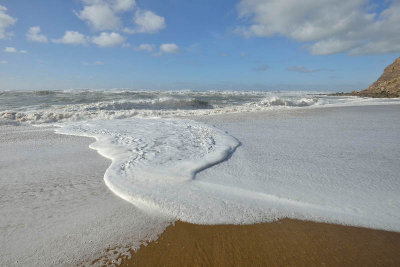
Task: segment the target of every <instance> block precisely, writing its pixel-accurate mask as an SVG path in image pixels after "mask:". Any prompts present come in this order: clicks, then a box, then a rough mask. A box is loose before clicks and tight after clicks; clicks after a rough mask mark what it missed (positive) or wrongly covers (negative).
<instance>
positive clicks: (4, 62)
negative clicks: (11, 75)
mask: <svg viewBox="0 0 400 267" xmlns="http://www.w3.org/2000/svg"><path fill="white" fill-rule="evenodd" d="M0 63H1V64H7V63H8V61H7V60H2V61H0Z"/></svg>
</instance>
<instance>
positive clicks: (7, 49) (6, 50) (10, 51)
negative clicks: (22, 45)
mask: <svg viewBox="0 0 400 267" xmlns="http://www.w3.org/2000/svg"><path fill="white" fill-rule="evenodd" d="M4 52H7V53H18V50H17V49H15V48H14V47H9V46H7V47H6V48H4Z"/></svg>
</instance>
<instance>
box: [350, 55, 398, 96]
mask: <svg viewBox="0 0 400 267" xmlns="http://www.w3.org/2000/svg"><path fill="white" fill-rule="evenodd" d="M355 95H359V96H369V97H400V57H399V58H397V59H396V60H395V61H394V62H393V64H391V65H389V66H387V67H386V68H385V70H384V71H383V74H382V75H381V77H379V79H378V80H377V81H376V82H374V83H373V84H371V85H370V86H369V87H368V88H367V89H365V90H362V91H360V92H358V93H357V92H356V93H355Z"/></svg>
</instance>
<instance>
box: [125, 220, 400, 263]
mask: <svg viewBox="0 0 400 267" xmlns="http://www.w3.org/2000/svg"><path fill="white" fill-rule="evenodd" d="M399 251H400V233H397V232H389V231H383V230H374V229H368V228H360V227H352V226H344V225H337V224H330V223H317V222H312V221H301V220H293V219H282V220H279V221H276V222H271V223H261V224H252V225H195V224H190V223H185V222H181V221H178V222H176V223H175V225H171V226H169V227H167V229H166V230H165V231H164V232H163V233H162V234H161V236H160V237H159V238H158V239H157V241H154V242H151V243H149V244H148V245H147V246H143V245H142V246H141V247H140V249H139V250H138V251H136V252H133V251H131V252H132V258H130V259H128V258H125V259H123V258H121V259H122V264H121V266H202V265H207V266H233V265H235V266H238V265H240V266H255V265H260V264H262V265H267V266H288V265H289V266H293V265H296V266H321V265H325V266H338V265H340V266H351V265H353V266H354V265H362V266H398V265H400V257H399V254H398V252H399Z"/></svg>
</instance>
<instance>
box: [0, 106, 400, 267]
mask: <svg viewBox="0 0 400 267" xmlns="http://www.w3.org/2000/svg"><path fill="white" fill-rule="evenodd" d="M399 111H400V105H394V106H375V107H374V106H370V107H349V108H341V109H329V108H326V109H315V110H296V111H292V112H285V113H281V112H269V113H251V114H250V113H248V114H229V115H220V116H209V117H204V118H201V117H198V118H194V119H196V120H199V121H204V122H206V123H209V124H213V125H216V126H217V127H219V128H220V129H223V130H227V131H228V132H229V133H230V134H232V135H234V136H235V137H237V138H238V139H239V140H240V141H241V142H242V146H241V147H240V148H239V149H238V150H237V151H236V152H235V153H234V154H233V156H232V158H230V159H229V160H228V161H225V162H223V163H221V164H218V165H215V166H213V167H212V168H209V169H206V170H204V171H202V172H200V173H198V175H197V176H196V179H198V180H199V181H202V180H207V179H211V178H212V179H214V178H216V179H222V181H224V180H227V181H229V180H232V179H237V181H236V182H238V184H239V185H240V182H241V179H242V177H248V176H249V175H251V176H254V175H259V176H260V178H263V177H265V176H266V175H267V174H268V177H270V178H271V179H273V178H274V175H275V174H277V175H276V177H281V176H279V174H280V172H290V173H295V174H296V175H302V174H304V175H305V174H307V173H316V172H315V170H318V168H320V167H321V166H322V165H321V164H319V161H318V159H319V158H318V157H311V156H312V153H314V151H318V150H316V149H315V146H314V145H316V144H317V145H318V147H319V148H324V147H325V146H329V147H328V148H326V151H327V152H331V151H332V149H333V148H334V147H333V145H336V144H338V142H337V140H344V141H346V142H348V143H351V144H357V142H361V141H362V142H363V143H362V144H360V147H361V148H364V147H365V153H363V155H365V157H366V158H365V164H364V165H362V166H363V169H362V170H360V168H359V167H357V170H360V171H361V172H357V173H355V174H357V175H360V173H365V175H366V177H368V175H370V174H369V172H370V171H371V170H374V172H373V174H374V175H375V176H376V177H386V178H391V180H390V179H389V180H388V186H387V187H385V194H386V195H387V196H388V194H397V193H398V191H396V190H397V189H396V188H397V187H396V186H398V183H399V182H398V173H399V172H400V169H399V168H400V167H399V166H400V165H399V164H398V158H399V157H397V156H396V155H398V153H399V151H400V150H399V142H398V140H399V139H398V137H399V131H398V127H399V126H398V125H400V124H399V118H400V117H399V116H398V114H399ZM361 115H362V116H361ZM331 121H334V122H335V123H336V124H332V123H331ZM360 123H361V126H363V127H357V128H356V129H353V131H349V130H348V129H349V127H350V126H352V125H359V124H360ZM293 125H294V126H295V127H296V129H299V131H298V132H297V133H296V135H295V136H293V135H289V136H288V135H287V134H288V133H290V131H287V130H286V129H288V128H287V127H289V126H290V128H289V129H292V127H293ZM372 126H374V129H373V131H369V132H366V133H367V134H366V135H365V136H364V135H362V138H361V139H360V134H362V133H363V131H364V130H363V129H369V130H371V128H372ZM350 128H351V127H350ZM353 128H354V127H353ZM310 129H311V130H310ZM338 129H339V130H343V131H339V130H338ZM330 133H332V134H330ZM285 134H286V135H285ZM312 134H315V135H319V136H327V137H329V138H328V139H326V140H325V139H315V138H313V135H312ZM289 137H290V139H288V138H289ZM335 138H336V141H335ZM288 140H289V141H290V142H288ZM332 140H333V141H332ZM376 140H378V141H376ZM394 140H395V141H394ZM396 140H397V141H396ZM92 142H93V139H89V138H82V137H76V136H66V135H59V134H54V133H53V130H52V129H51V128H34V127H29V126H3V127H0V156H1V157H0V159H1V160H0V179H1V181H2V184H3V187H1V188H0V192H1V194H0V196H1V199H2V201H1V202H0V215H1V216H0V226H1V227H0V233H1V235H0V242H1V243H2V244H6V245H5V246H4V247H2V249H1V250H0V265H7V266H9V265H45V266H53V265H75V264H77V263H79V262H81V263H82V262H83V263H85V262H87V260H89V261H92V259H94V258H99V257H101V258H102V259H103V260H104V257H107V256H106V255H104V251H108V253H107V255H110V254H113V251H114V250H113V248H116V247H117V248H119V245H120V246H122V247H123V250H122V251H124V249H125V248H127V247H135V246H136V245H137V244H138V240H155V239H156V238H157V236H158V235H159V234H160V233H161V232H163V230H164V227H166V226H167V225H168V223H169V222H168V220H167V219H164V218H162V217H161V218H157V216H156V215H155V214H147V213H146V212H144V211H141V210H138V209H137V208H136V207H135V206H134V205H132V204H130V203H128V202H126V201H124V200H122V199H120V198H119V197H117V196H115V195H114V194H113V193H111V191H110V190H109V189H108V188H107V187H106V186H105V184H104V182H103V179H102V177H103V175H104V171H105V170H106V168H107V167H108V166H109V164H110V161H109V160H107V159H105V158H103V157H102V156H100V155H99V154H98V153H96V151H94V150H91V149H89V148H88V145H89V144H90V143H92ZM298 144H300V145H301V146H302V148H304V150H300V151H302V153H300V154H296V156H298V157H300V160H301V159H308V158H316V159H317V161H316V162H315V164H314V165H309V166H306V165H305V163H306V162H307V161H299V160H296V161H293V162H292V164H291V165H290V169H287V168H283V167H285V166H283V167H282V165H279V163H280V162H281V161H278V162H277V161H274V160H273V159H274V158H273V157H282V156H290V155H292V154H293V153H292V152H293V150H291V147H290V146H289V145H293V146H296V145H298ZM363 144H368V146H364V145H363ZM345 145H346V143H344V144H342V146H343V147H345ZM340 149H342V148H341V147H339V148H338V150H340ZM378 149H386V150H383V152H385V153H392V154H393V155H394V156H393V157H392V156H391V157H386V158H385V159H384V161H382V162H380V163H379V164H385V165H384V166H383V167H381V168H375V167H374V166H375V165H374V164H371V160H373V159H374V158H373V157H372V158H369V155H372V154H371V153H369V152H370V151H378ZM357 151H360V150H357ZM383 152H382V153H383ZM310 155H311V156H310ZM385 155H386V156H387V155H388V154H385ZM367 156H368V157H367ZM263 157H264V158H263ZM241 162H246V163H247V162H248V164H246V166H245V165H243V164H240V163H241ZM266 162H267V163H268V164H265V163H266ZM301 162H304V163H302V164H300V163H301ZM324 164H327V165H326V166H325V167H326V168H331V169H333V170H334V168H338V166H339V167H340V168H341V169H343V170H347V171H348V173H354V171H353V169H352V168H353V167H354V166H355V165H354V163H353V162H352V161H348V160H347V159H346V157H344V158H343V160H342V161H339V162H326V161H324ZM338 164H339V165H338ZM304 166H306V167H307V168H305V167H304ZM280 167H282V168H280ZM375 169H376V170H375ZM246 175H247V176H246ZM305 178H307V177H305ZM345 178H346V177H344V179H345ZM361 179H362V177H360V181H361ZM342 182H343V183H344V184H345V183H346V181H345V180H343V181H342ZM244 185H245V184H244ZM303 185H304V186H303ZM285 186H286V185H285ZM301 186H303V187H301ZM307 186H308V185H307V184H304V183H302V184H301V183H294V184H293V188H294V189H296V190H297V191H298V192H307ZM284 188H285V187H284ZM308 188H310V187H308ZM343 188H344V189H346V187H345V186H343ZM350 189H351V188H350ZM350 189H349V190H350ZM269 190H270V191H271V192H277V193H282V194H283V193H285V192H283V191H282V192H281V191H280V187H279V184H278V185H277V186H276V187H275V188H270V189H269ZM296 190H293V191H291V192H292V193H296ZM302 190H303V191H302ZM363 190H364V189H363ZM365 190H366V192H367V193H366V194H365V195H366V197H367V198H374V197H379V195H377V194H375V195H374V194H373V192H374V191H373V190H374V188H365ZM392 191H395V192H392ZM368 192H371V193H368ZM333 193H335V192H333ZM393 196H395V195H393ZM367 198H366V200H368V199H367ZM382 205H386V204H385V203H382ZM374 212H376V214H379V213H378V212H379V210H378V209H377V210H376V211H374ZM376 214H375V216H377V215H376ZM316 219H318V218H316ZM137 229H145V230H144V231H143V232H149V233H151V235H150V236H143V235H142V234H141V233H142V232H140V231H137ZM88 244H89V245H88ZM82 248H84V249H82ZM110 249H111V250H110ZM119 251H121V250H119ZM126 257H128V256H126ZM399 259H400V233H394V232H388V231H380V230H373V229H367V228H358V227H349V226H341V225H334V224H325V223H316V222H306V221H300V220H292V219H284V220H282V221H277V222H273V223H262V224H253V225H241V226H238V225H236V226H233V225H212V226H210V225H209V226H203V225H194V224H189V223H183V222H176V223H175V225H174V226H169V227H168V228H167V229H166V231H165V232H163V233H162V234H161V235H160V236H159V238H158V239H157V240H156V241H154V242H150V243H149V244H148V245H147V246H142V248H141V249H139V250H138V252H137V253H134V254H133V256H132V259H131V260H125V261H123V265H124V266H126V265H139V266H157V265H161V266H179V265H181V266H196V265H214V266H217V265H218V266H226V265H240V266H250V265H252V266H259V265H268V266H274V265H280V266H282V265H296V266H302V265H303V266H305V265H306V266H312V265H318V266H321V265H326V266H343V265H353V266H354V265H362V266H399V265H400V260H399ZM97 263H99V262H97ZM102 263H103V264H104V262H102Z"/></svg>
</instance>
